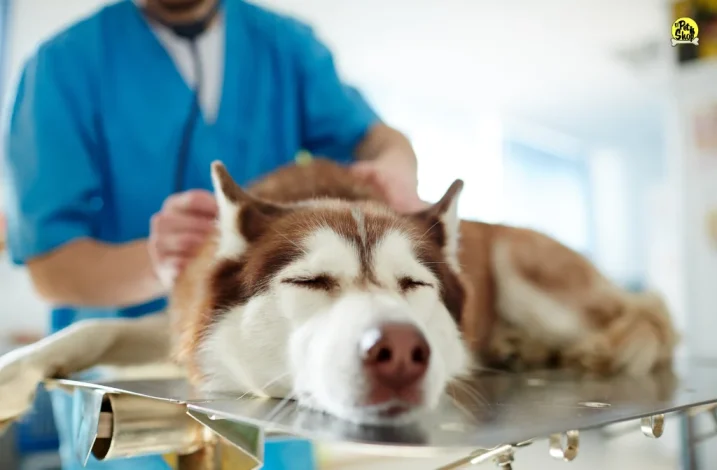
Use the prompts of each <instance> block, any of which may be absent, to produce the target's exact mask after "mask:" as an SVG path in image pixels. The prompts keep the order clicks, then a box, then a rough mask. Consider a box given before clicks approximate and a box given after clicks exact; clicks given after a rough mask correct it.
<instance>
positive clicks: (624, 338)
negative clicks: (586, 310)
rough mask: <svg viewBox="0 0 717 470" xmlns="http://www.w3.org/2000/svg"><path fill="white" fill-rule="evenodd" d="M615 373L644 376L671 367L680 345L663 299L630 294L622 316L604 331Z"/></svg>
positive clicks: (626, 298)
mask: <svg viewBox="0 0 717 470" xmlns="http://www.w3.org/2000/svg"><path fill="white" fill-rule="evenodd" d="M604 334H605V335H606V337H607V338H606V339H607V343H608V344H609V345H610V348H611V349H612V355H613V361H612V362H613V364H612V369H613V371H615V372H617V371H623V372H625V373H627V374H630V375H644V374H647V373H649V372H651V371H653V370H654V369H656V368H659V367H662V366H666V365H669V364H670V363H671V361H672V357H673V355H674V351H675V347H676V346H677V344H678V342H679V335H678V333H677V331H676V330H675V327H674V325H673V323H672V321H671V318H670V313H669V310H668V308H667V305H666V304H665V301H664V300H663V298H662V297H661V296H660V295H659V294H657V293H654V292H641V293H629V294H626V296H625V304H624V307H623V314H622V315H620V317H618V318H616V319H615V320H614V321H613V322H612V324H611V325H610V326H608V328H607V329H606V330H605V332H604Z"/></svg>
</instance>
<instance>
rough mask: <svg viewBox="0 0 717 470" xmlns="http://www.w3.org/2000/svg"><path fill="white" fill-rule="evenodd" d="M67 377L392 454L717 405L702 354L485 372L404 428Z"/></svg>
mask: <svg viewBox="0 0 717 470" xmlns="http://www.w3.org/2000/svg"><path fill="white" fill-rule="evenodd" d="M57 382H58V384H60V385H65V386H72V387H84V388H97V389H100V390H103V391H105V392H108V393H129V394H133V395H140V396H145V397H149V398H154V399H159V400H165V401H173V402H177V403H182V404H186V406H187V409H188V411H189V413H190V414H192V415H193V416H195V418H196V417H201V419H202V420H203V423H206V424H207V425H208V426H210V427H212V425H211V423H212V422H223V423H224V424H223V426H224V427H226V426H229V425H232V423H236V424H237V426H250V427H255V428H256V429H258V430H260V431H261V432H262V433H263V434H265V433H282V434H292V435H297V436H301V437H306V438H310V439H313V440H318V441H324V442H326V441H329V442H341V443H343V444H355V445H357V446H361V447H365V446H370V447H375V448H376V450H377V451H381V452H383V453H387V454H392V455H401V454H402V453H405V452H407V451H408V452H410V454H411V455H416V453H417V452H421V451H425V452H426V453H427V454H435V453H436V452H438V453H440V452H441V451H444V450H447V449H453V450H455V449H457V448H465V449H477V448H482V449H486V448H493V447H495V446H500V445H504V444H511V443H519V442H523V441H526V440H530V439H534V438H544V437H547V436H548V435H551V434H555V433H562V432H566V431H570V430H584V429H590V428H596V427H602V426H605V425H608V424H611V423H617V422H622V421H630V420H635V419H639V418H642V417H645V416H652V415H657V414H664V413H669V412H675V411H680V410H686V409H690V408H694V407H697V406H700V405H706V404H712V403H717V363H709V362H697V361H692V362H687V363H683V364H682V366H681V367H677V368H675V370H674V371H661V372H659V373H656V374H653V375H650V376H647V377H640V378H629V377H615V378H611V379H596V378H578V377H576V376H572V375H570V374H568V373H565V372H561V371H545V372H535V373H526V374H509V373H484V374H481V375H478V376H476V377H475V378H474V379H473V380H472V381H471V382H469V383H466V384H464V385H462V386H460V387H454V388H453V390H452V395H453V396H452V397H450V398H449V397H446V399H445V400H444V401H443V402H442V403H441V405H440V407H439V408H438V409H437V410H435V411H433V412H430V413H426V414H425V415H423V416H421V417H420V419H419V420H418V421H417V422H416V423H414V424H411V425H405V426H396V427H372V426H359V425H355V424H352V423H347V422H344V421H342V420H339V419H335V418H332V417H330V416H327V415H325V414H321V413H316V412H313V411H309V410H305V409H302V408H300V407H298V406H296V405H295V404H294V403H293V402H291V401H286V400H274V399H257V398H249V397H245V398H239V397H232V396H221V395H216V396H202V395H199V394H197V393H195V392H193V391H192V389H191V388H190V387H189V386H188V385H187V383H186V382H185V381H183V380H181V379H177V380H139V381H132V380H129V381H112V380H99V381H94V382H80V381H75V380H59V381H57Z"/></svg>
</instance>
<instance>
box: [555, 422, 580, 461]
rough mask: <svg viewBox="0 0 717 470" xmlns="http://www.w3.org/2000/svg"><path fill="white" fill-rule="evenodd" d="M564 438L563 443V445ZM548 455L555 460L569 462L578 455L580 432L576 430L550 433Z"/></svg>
mask: <svg viewBox="0 0 717 470" xmlns="http://www.w3.org/2000/svg"><path fill="white" fill-rule="evenodd" d="M563 438H565V445H563ZM549 443H550V456H551V457H552V458H554V459H557V460H564V461H565V462H570V461H572V460H575V457H577V456H578V448H579V447H580V433H579V432H578V431H575V430H573V431H568V432H566V433H564V434H551V435H550V438H549Z"/></svg>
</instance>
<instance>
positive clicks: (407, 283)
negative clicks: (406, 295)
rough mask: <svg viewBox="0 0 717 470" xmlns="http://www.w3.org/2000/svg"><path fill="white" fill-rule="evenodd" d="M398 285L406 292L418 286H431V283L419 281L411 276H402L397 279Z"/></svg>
mask: <svg viewBox="0 0 717 470" xmlns="http://www.w3.org/2000/svg"><path fill="white" fill-rule="evenodd" d="M398 286H399V287H400V288H401V290H402V291H403V292H408V291H411V290H414V289H418V288H419V287H433V284H431V283H429V282H424V281H419V280H418V279H414V278H412V277H408V276H404V277H402V278H400V279H399V280H398Z"/></svg>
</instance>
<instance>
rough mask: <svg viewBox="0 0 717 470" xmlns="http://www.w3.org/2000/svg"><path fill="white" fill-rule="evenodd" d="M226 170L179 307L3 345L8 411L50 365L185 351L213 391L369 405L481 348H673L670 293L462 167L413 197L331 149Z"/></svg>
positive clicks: (491, 353)
mask: <svg viewBox="0 0 717 470" xmlns="http://www.w3.org/2000/svg"><path fill="white" fill-rule="evenodd" d="M212 177H213V182H214V187H215V193H216V197H217V201H218V205H219V217H218V222H217V231H216V237H215V238H213V239H212V240H210V241H209V242H208V243H207V244H206V246H204V248H203V249H202V250H201V252H200V253H199V254H198V255H197V256H196V258H195V259H194V260H193V262H192V263H191V264H190V265H189V266H188V267H187V268H186V270H185V271H184V272H183V273H182V274H181V275H180V277H179V278H178V280H177V282H176V284H175V286H174V289H173V292H172V294H171V298H170V308H169V312H168V314H161V315H154V316H151V317H147V318H143V319H120V320H96V321H86V322H81V323H78V324H76V325H74V326H72V327H71V328H68V329H66V330H64V331H62V332H60V333H58V334H55V335H52V336H50V337H48V338H45V339H44V340H42V341H40V342H38V343H36V344H34V345H31V346H28V347H26V348H22V349H20V350H17V351H15V352H13V353H11V354H9V355H7V356H5V357H3V358H0V421H2V420H3V419H9V418H13V417H15V416H17V415H19V414H20V413H22V412H23V411H24V410H25V409H26V408H27V407H28V406H29V405H30V399H31V397H32V392H34V390H35V386H36V384H37V382H38V381H40V380H42V379H43V378H46V377H50V376H53V375H57V374H68V373H73V372H76V371H80V370H83V369H86V368H88V367H91V366H95V365H100V364H117V365H124V364H139V363H145V362H152V361H160V360H163V359H167V358H169V357H170V356H171V357H173V358H174V359H175V360H176V363H177V364H179V365H180V366H181V368H182V370H183V371H184V373H186V375H187V376H188V377H189V379H190V380H191V381H192V383H194V384H195V385H196V386H197V387H199V388H201V389H203V390H205V391H207V392H230V393H236V394H244V393H251V394H254V395H257V396H272V397H293V398H296V399H297V400H298V402H299V403H300V404H301V405H304V406H306V407H311V408H315V409H318V410H321V411H324V412H327V413H330V414H332V415H335V416H338V417H340V418H344V419H348V420H352V421H356V422H398V421H404V420H405V419H406V418H407V417H410V416H414V415H415V414H416V413H415V412H417V411H420V410H423V409H430V408H432V407H435V406H436V404H437V402H438V400H439V398H440V396H441V394H443V393H444V391H445V389H446V386H447V385H448V384H449V383H450V382H451V381H453V380H455V379H458V378H460V377H463V376H466V375H468V374H470V373H471V372H473V371H475V370H476V368H479V367H480V366H489V367H492V368H496V367H498V368H511V369H521V368H544V367H556V366H557V367H569V368H574V369H577V370H580V371H584V372H591V373H600V374H618V373H625V374H632V375H644V374H648V373H650V372H651V371H653V370H654V369H655V368H657V367H660V366H664V365H669V363H670V362H671V358H672V354H673V350H674V347H675V344H676V342H677V335H676V333H675V331H674V329H673V326H672V324H671V321H670V317H669V314H668V312H667V310H666V308H665V307H664V304H663V303H662V301H661V300H660V298H659V297H658V296H656V295H653V294H634V293H628V292H625V291H623V290H621V289H620V288H618V287H617V286H615V285H614V284H612V283H611V282H610V281H609V280H608V279H606V278H605V277H604V276H603V275H601V274H600V273H599V272H598V271H597V270H596V269H595V268H594V267H593V265H592V264H591V263H590V262H589V261H588V260H586V259H585V258H584V257H582V256H581V255H579V254H578V253H576V252H574V251H572V250H570V249H569V248H567V247H565V246H563V245H561V244H560V243H558V242H557V241H555V240H553V239H551V238H549V237H547V236H545V235H542V234H540V233H537V232H534V231H531V230H526V229H520V228H514V227H507V226H502V225H490V224H484V223H479V222H468V221H461V220H459V218H458V215H457V202H458V197H459V194H460V192H461V189H462V186H463V183H462V182H460V181H456V182H455V183H454V184H453V185H452V186H451V187H450V188H449V189H448V191H447V192H446V194H445V195H444V196H443V198H442V199H441V200H440V201H438V202H437V203H435V204H434V205H433V206H432V207H430V208H429V209H427V210H425V211H423V212H420V213H417V214H413V215H398V214H397V213H395V212H393V211H392V210H390V209H389V208H388V207H387V206H386V205H385V204H384V203H383V202H382V200H381V197H380V196H379V195H378V193H376V192H375V191H374V190H373V189H372V188H371V187H369V186H367V185H365V184H361V183H360V182H358V181H357V180H356V179H354V178H353V177H352V176H351V173H350V172H349V171H348V170H347V169H346V168H344V167H341V166H338V165H336V164H333V163H331V162H328V161H325V160H320V159H317V160H314V161H313V162H311V163H309V164H307V165H296V166H295V165H292V166H288V167H284V168H282V169H279V170H278V171H276V172H274V173H272V174H270V175H268V176H267V177H266V178H264V179H262V180H260V181H258V182H257V183H255V184H254V185H253V186H252V187H251V188H250V189H249V190H248V191H244V190H243V189H241V188H240V187H239V186H237V185H236V183H235V182H234V181H233V180H232V178H231V177H230V175H229V174H228V173H227V171H226V170H225V168H224V167H223V165H221V164H220V163H215V164H214V165H213V166H212ZM170 324H171V326H172V327H171V328H169V327H168V326H169V325H170Z"/></svg>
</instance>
